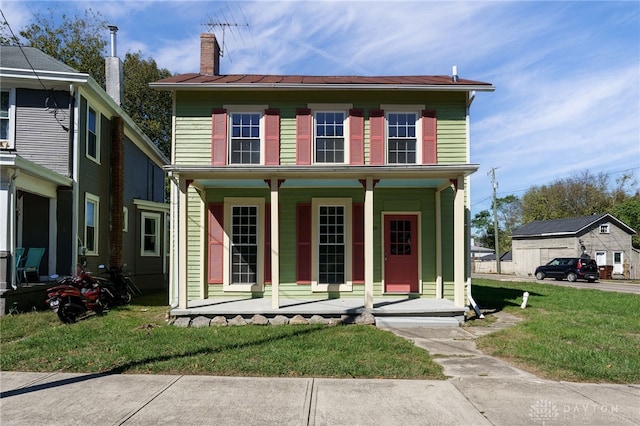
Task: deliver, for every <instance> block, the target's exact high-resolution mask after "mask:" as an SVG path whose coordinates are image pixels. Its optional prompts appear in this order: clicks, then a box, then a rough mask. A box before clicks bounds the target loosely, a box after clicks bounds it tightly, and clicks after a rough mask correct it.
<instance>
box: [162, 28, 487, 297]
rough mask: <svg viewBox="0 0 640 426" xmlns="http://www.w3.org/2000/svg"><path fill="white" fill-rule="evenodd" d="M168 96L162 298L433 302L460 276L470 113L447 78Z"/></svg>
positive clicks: (205, 79) (252, 85)
mask: <svg viewBox="0 0 640 426" xmlns="http://www.w3.org/2000/svg"><path fill="white" fill-rule="evenodd" d="M216 52H217V43H216V42H215V38H213V36H212V35H209V34H204V35H203V37H202V58H201V63H202V65H201V72H200V73H199V74H186V75H181V76H175V77H171V78H169V79H166V80H161V81H159V82H156V83H153V84H152V86H153V87H155V88H157V89H161V90H171V91H172V92H173V95H174V140H173V152H172V156H173V158H172V164H171V166H170V167H169V168H168V170H169V173H170V178H171V181H172V182H173V193H172V197H173V200H172V201H173V202H172V205H173V206H175V209H174V210H173V212H172V217H173V218H174V222H173V225H174V226H173V228H172V229H173V236H172V239H173V241H174V248H175V250H174V251H173V256H172V262H173V264H174V266H175V268H174V269H173V271H174V274H173V275H172V277H171V279H172V284H171V286H170V289H171V297H172V302H174V306H177V307H179V308H187V307H188V305H189V303H190V302H191V301H195V300H200V299H208V298H214V297H215V298H220V297H222V298H225V297H229V298H239V297H247V298H249V297H250V298H256V297H264V298H271V300H272V307H274V308H278V306H279V299H280V298H287V299H301V300H320V299H332V298H347V297H356V298H361V299H363V300H364V306H365V307H369V308H370V307H371V305H372V301H373V298H374V297H384V296H394V295H395V296H397V295H408V296H410V297H426V298H444V299H449V300H451V301H452V302H454V303H455V304H456V305H457V306H464V304H465V293H464V286H465V282H466V279H467V278H468V277H469V254H470V253H469V244H468V241H469V238H468V231H467V229H468V228H467V225H468V188H467V183H468V176H469V175H470V174H471V173H473V172H474V171H475V170H477V168H478V166H477V165H474V164H470V163H469V130H468V129H469V128H468V117H469V115H468V113H469V107H470V104H471V101H472V99H473V94H472V92H474V91H492V90H493V87H492V86H491V85H490V84H487V83H480V82H475V81H469V80H459V79H458V78H457V76H455V78H453V79H452V77H450V76H435V77H430V76H417V77H311V76H242V75H227V76H221V75H219V74H218V73H217V61H218V57H217V54H216Z"/></svg>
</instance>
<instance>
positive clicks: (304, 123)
mask: <svg viewBox="0 0 640 426" xmlns="http://www.w3.org/2000/svg"><path fill="white" fill-rule="evenodd" d="M311 130H312V129H311V110H310V109H308V108H298V109H297V110H296V164H300V165H309V164H311V139H312V134H311Z"/></svg>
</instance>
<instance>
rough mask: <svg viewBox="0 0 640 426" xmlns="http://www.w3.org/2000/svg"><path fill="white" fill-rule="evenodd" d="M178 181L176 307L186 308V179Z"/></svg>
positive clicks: (181, 178)
mask: <svg viewBox="0 0 640 426" xmlns="http://www.w3.org/2000/svg"><path fill="white" fill-rule="evenodd" d="M179 179H180V180H179V182H178V229H176V230H175V232H176V233H177V234H178V235H177V236H178V286H177V288H178V307H179V308H180V309H187V191H188V186H187V181H186V180H185V179H184V178H183V177H182V176H181V177H180V178H179Z"/></svg>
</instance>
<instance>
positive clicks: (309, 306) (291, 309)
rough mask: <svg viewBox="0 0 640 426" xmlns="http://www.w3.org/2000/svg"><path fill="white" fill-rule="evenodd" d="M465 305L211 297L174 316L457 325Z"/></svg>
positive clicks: (430, 300)
mask: <svg viewBox="0 0 640 426" xmlns="http://www.w3.org/2000/svg"><path fill="white" fill-rule="evenodd" d="M466 310H467V309H466V308H465V307H462V308H461V307H458V306H456V305H455V304H454V303H453V302H452V301H450V300H447V299H433V298H419V297H411V296H403V297H393V298H391V297H385V298H374V299H373V306H372V308H371V309H368V308H367V307H365V305H364V301H363V300H362V299H360V298H355V297H350V298H335V299H316V300H309V299H290V298H280V306H279V307H273V306H272V305H271V299H270V298H264V297H263V298H247V297H244V298H243V297H239V298H233V299H232V298H211V299H199V300H192V301H190V302H188V304H187V308H179V307H178V308H174V309H172V310H171V315H172V316H174V317H178V318H179V317H190V318H195V317H198V316H203V317H208V318H213V317H226V318H227V319H231V318H234V317H236V316H238V315H239V316H241V317H243V318H247V319H248V318H251V317H253V316H254V315H262V316H264V317H266V318H267V319H271V318H274V317H276V316H285V317H287V318H289V319H290V318H293V317H295V316H302V317H304V318H311V317H313V316H319V317H322V318H324V319H327V320H333V319H338V320H341V321H342V322H355V318H357V317H359V316H361V315H363V314H371V315H372V316H373V318H374V319H375V324H376V325H378V326H383V325H385V324H389V323H394V324H398V323H403V324H405V325H407V326H411V325H432V326H433V325H436V326H437V325H443V326H458V325H459V324H460V323H461V322H463V321H464V313H465V311H466Z"/></svg>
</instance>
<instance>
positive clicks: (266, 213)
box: [264, 203, 271, 283]
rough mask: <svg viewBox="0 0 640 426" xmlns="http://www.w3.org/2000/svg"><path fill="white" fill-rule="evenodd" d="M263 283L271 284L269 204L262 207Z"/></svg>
mask: <svg viewBox="0 0 640 426" xmlns="http://www.w3.org/2000/svg"><path fill="white" fill-rule="evenodd" d="M264 282H265V283H271V203H266V204H265V206H264Z"/></svg>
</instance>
